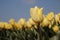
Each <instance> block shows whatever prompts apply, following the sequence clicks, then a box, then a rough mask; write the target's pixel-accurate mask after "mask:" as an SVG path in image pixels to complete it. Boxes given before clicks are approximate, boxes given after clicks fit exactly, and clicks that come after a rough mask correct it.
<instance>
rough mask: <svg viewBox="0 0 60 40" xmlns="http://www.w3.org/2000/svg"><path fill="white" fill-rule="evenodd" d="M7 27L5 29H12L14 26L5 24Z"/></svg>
mask: <svg viewBox="0 0 60 40" xmlns="http://www.w3.org/2000/svg"><path fill="white" fill-rule="evenodd" d="M4 25H5V27H4V28H5V29H12V25H11V24H8V23H4Z"/></svg>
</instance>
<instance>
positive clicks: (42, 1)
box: [0, 0, 60, 21]
mask: <svg viewBox="0 0 60 40" xmlns="http://www.w3.org/2000/svg"><path fill="white" fill-rule="evenodd" d="M59 4H60V0H0V21H9V19H10V18H14V19H15V20H16V21H17V20H19V19H20V18H25V19H26V20H27V19H28V18H30V13H29V10H30V8H31V7H34V6H38V7H43V8H44V14H47V13H48V12H50V11H53V12H55V14H56V13H59V12H60V5H59Z"/></svg>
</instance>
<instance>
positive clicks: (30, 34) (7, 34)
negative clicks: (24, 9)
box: [0, 6, 60, 40]
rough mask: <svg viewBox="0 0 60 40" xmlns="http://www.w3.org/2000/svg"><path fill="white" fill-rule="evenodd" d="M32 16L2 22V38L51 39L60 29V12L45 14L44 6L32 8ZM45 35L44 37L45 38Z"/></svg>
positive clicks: (0, 26)
mask: <svg viewBox="0 0 60 40" xmlns="http://www.w3.org/2000/svg"><path fill="white" fill-rule="evenodd" d="M30 16H31V17H30V18H29V20H28V21H26V20H25V19H24V18H20V19H19V20H18V22H15V20H14V19H13V18H11V19H10V20H9V22H0V40H49V38H51V37H53V36H54V35H56V34H57V32H58V31H59V26H60V13H58V14H54V12H49V13H48V14H47V15H44V14H43V8H38V7H37V6H36V7H34V8H31V9H30ZM43 37H44V38H43Z"/></svg>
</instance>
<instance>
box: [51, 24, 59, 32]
mask: <svg viewBox="0 0 60 40" xmlns="http://www.w3.org/2000/svg"><path fill="white" fill-rule="evenodd" d="M52 29H53V31H54V32H56V33H57V32H58V31H59V27H58V26H57V25H55V26H54V27H53V28H52Z"/></svg>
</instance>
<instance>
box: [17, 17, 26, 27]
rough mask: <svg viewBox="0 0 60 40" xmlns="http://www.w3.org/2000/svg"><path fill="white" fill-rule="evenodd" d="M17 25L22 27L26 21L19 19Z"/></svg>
mask: <svg viewBox="0 0 60 40" xmlns="http://www.w3.org/2000/svg"><path fill="white" fill-rule="evenodd" d="M18 24H20V25H22V26H24V25H25V24H26V21H25V19H24V18H21V19H20V20H19V21H18Z"/></svg>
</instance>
